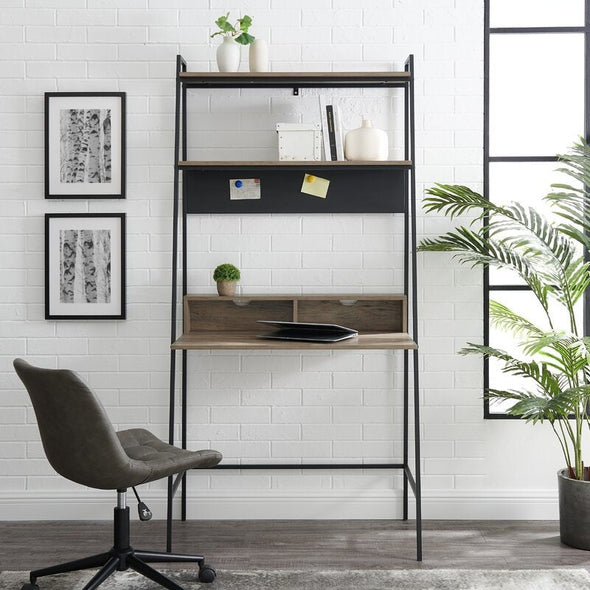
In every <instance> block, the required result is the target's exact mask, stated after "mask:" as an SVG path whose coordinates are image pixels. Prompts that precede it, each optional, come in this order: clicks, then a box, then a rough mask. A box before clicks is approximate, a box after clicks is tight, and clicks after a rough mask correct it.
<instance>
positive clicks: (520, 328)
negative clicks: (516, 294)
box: [488, 300, 544, 338]
mask: <svg viewBox="0 0 590 590" xmlns="http://www.w3.org/2000/svg"><path fill="white" fill-rule="evenodd" d="M488 310H489V315H490V323H491V324H492V325H493V326H495V327H497V328H499V329H501V330H504V331H505V332H511V333H513V334H514V335H515V336H526V337H528V338H534V337H540V336H542V335H543V334H544V332H543V330H541V329H540V328H538V327H537V326H535V324H533V323H532V322H531V321H529V320H527V319H526V318H524V317H523V316H521V315H519V314H517V313H516V312H514V311H512V310H511V309H510V308H509V307H507V306H506V305H504V304H503V303H500V302H499V301H494V300H490V303H489V307H488Z"/></svg>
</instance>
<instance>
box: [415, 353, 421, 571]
mask: <svg viewBox="0 0 590 590" xmlns="http://www.w3.org/2000/svg"><path fill="white" fill-rule="evenodd" d="M413 365H414V383H413V385H414V445H415V455H416V472H415V474H414V481H415V484H416V492H415V496H416V553H417V557H416V559H417V560H418V561H422V485H421V479H420V387H419V382H418V351H417V350H414V363H413Z"/></svg>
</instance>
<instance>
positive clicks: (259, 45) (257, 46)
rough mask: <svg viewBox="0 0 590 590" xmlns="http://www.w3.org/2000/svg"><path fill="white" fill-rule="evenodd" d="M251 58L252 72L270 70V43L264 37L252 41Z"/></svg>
mask: <svg viewBox="0 0 590 590" xmlns="http://www.w3.org/2000/svg"><path fill="white" fill-rule="evenodd" d="M249 58H250V71H251V72H268V70H269V66H268V45H267V43H266V41H265V40H264V39H254V41H253V42H252V43H250V53H249Z"/></svg>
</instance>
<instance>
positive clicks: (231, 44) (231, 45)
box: [216, 37, 240, 72]
mask: <svg viewBox="0 0 590 590" xmlns="http://www.w3.org/2000/svg"><path fill="white" fill-rule="evenodd" d="M216 58H217V68H218V69H219V71H220V72H237V71H238V69H239V67H240V44H239V43H236V42H235V41H234V40H233V38H232V37H224V38H223V43H222V44H221V45H220V46H219V47H218V48H217V53H216Z"/></svg>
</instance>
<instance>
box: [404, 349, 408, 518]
mask: <svg viewBox="0 0 590 590" xmlns="http://www.w3.org/2000/svg"><path fill="white" fill-rule="evenodd" d="M408 362H409V357H408V351H407V350H404V506H403V519H404V520H408V487H409V486H408V472H407V470H408V466H409V463H408V461H409V452H408V447H409V444H408V438H409V419H408V417H409V407H408V404H409V396H408V392H409V386H408V382H409V380H408Z"/></svg>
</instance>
